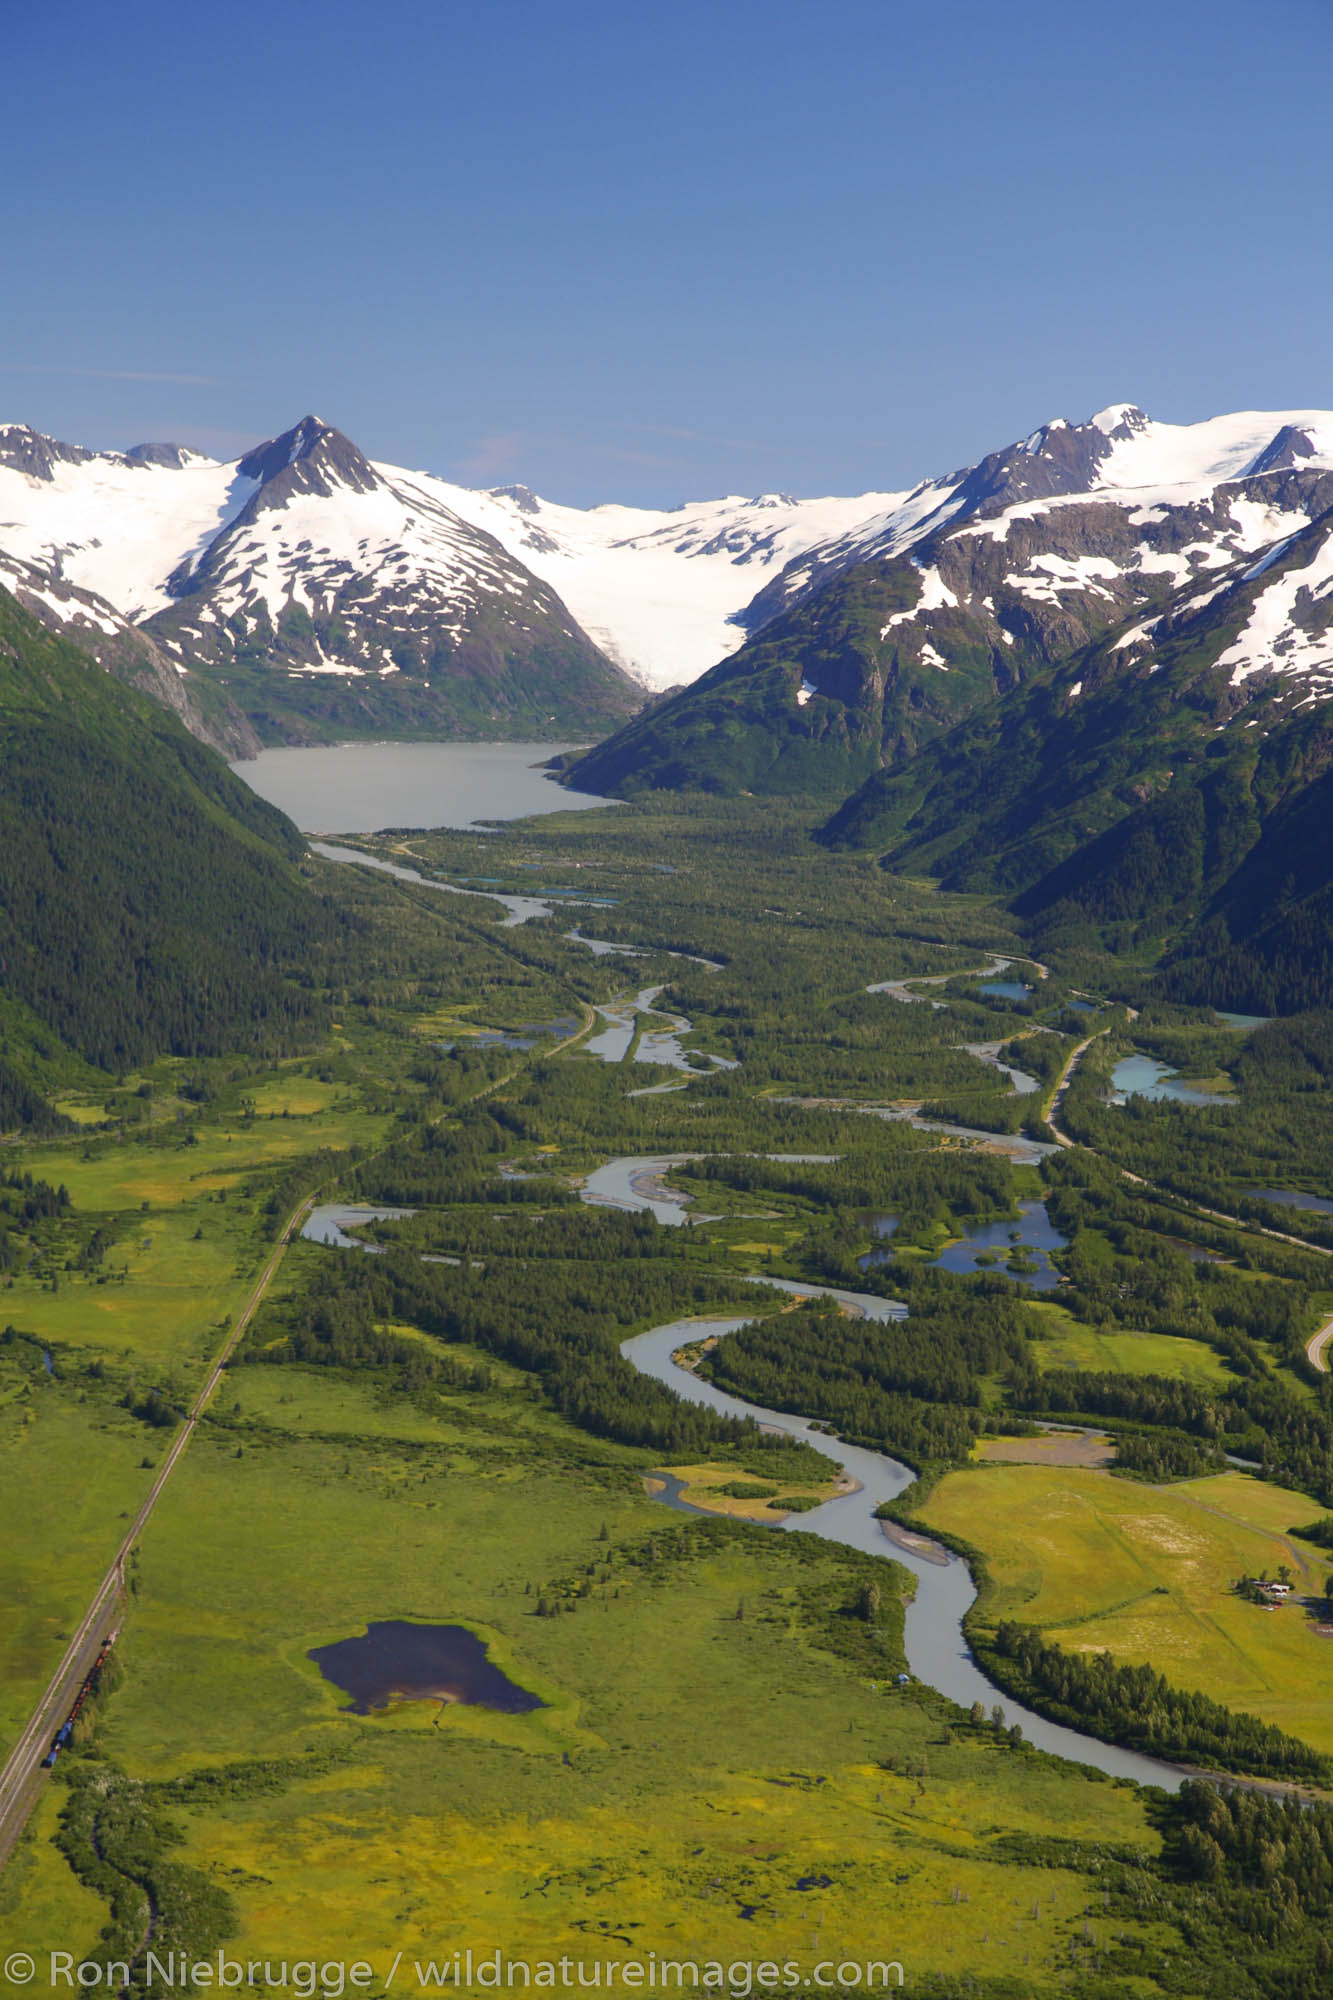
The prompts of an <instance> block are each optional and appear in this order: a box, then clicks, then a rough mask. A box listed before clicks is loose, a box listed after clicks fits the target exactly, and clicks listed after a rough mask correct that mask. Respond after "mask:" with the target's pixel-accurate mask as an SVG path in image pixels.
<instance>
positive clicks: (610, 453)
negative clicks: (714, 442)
mask: <svg viewBox="0 0 1333 2000" xmlns="http://www.w3.org/2000/svg"><path fill="white" fill-rule="evenodd" d="M587 449H588V456H589V457H590V458H611V459H614V460H615V461H616V463H617V464H618V465H651V466H657V467H658V468H660V469H661V470H662V471H664V472H671V471H674V470H675V468H676V467H677V466H679V465H681V464H683V463H684V461H683V460H682V459H679V458H663V457H662V456H661V455H660V454H659V453H657V452H652V451H624V450H622V449H621V448H620V447H619V446H618V445H613V444H593V445H589V446H588V448H587Z"/></svg>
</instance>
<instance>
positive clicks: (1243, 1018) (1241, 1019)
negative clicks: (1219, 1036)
mask: <svg viewBox="0 0 1333 2000" xmlns="http://www.w3.org/2000/svg"><path fill="white" fill-rule="evenodd" d="M1213 1012H1214V1013H1215V1014H1216V1016H1217V1018H1218V1020H1219V1021H1225V1022H1226V1024H1227V1026H1228V1027H1229V1028H1266V1027H1267V1026H1268V1023H1269V1022H1270V1021H1271V1020H1272V1018H1273V1017H1272V1015H1271V1014H1230V1013H1228V1012H1227V1010H1226V1008H1225V1007H1214V1009H1213Z"/></svg>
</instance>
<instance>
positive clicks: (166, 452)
mask: <svg viewBox="0 0 1333 2000" xmlns="http://www.w3.org/2000/svg"><path fill="white" fill-rule="evenodd" d="M125 456H126V458H128V459H129V460H130V462H131V463H132V464H134V465H167V466H170V467H171V469H172V471H173V472H183V471H184V469H185V467H186V466H187V465H207V464H209V463H211V461H210V459H209V457H208V454H207V452H202V451H192V450H191V449H190V446H189V445H188V444H132V445H131V446H130V448H129V450H128V451H127V452H126V453H125Z"/></svg>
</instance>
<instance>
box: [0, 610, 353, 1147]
mask: <svg viewBox="0 0 1333 2000" xmlns="http://www.w3.org/2000/svg"><path fill="white" fill-rule="evenodd" d="M0 753H2V757H3V762H2V765H0V972H2V974H3V992H4V998H5V999H6V1000H8V1001H17V1002H21V1003H23V1007H24V1008H26V1009H28V1010H31V1014H32V1015H35V1016H36V1017H37V1019H38V1020H40V1021H41V1022H43V1023H44V1024H45V1025H46V1027H48V1028H49V1029H51V1030H53V1031H54V1033H55V1034H56V1035H58V1036H59V1037H60V1039H61V1041H63V1042H64V1043H66V1044H67V1045H69V1046H70V1047H72V1048H73V1049H75V1050H77V1051H78V1052H79V1053H80V1054H81V1055H83V1056H85V1057H86V1058H87V1059H88V1060H89V1061H92V1062H94V1063H97V1064H99V1065H101V1066H103V1067H105V1068H109V1069H119V1068H124V1067H125V1066H127V1065H129V1064H131V1063H135V1062H139V1061H142V1060H144V1059H145V1058H147V1057H149V1056H151V1055H154V1054H158V1053H164V1052H166V1053H172V1054H178V1055H193V1054H205V1053H210V1052H213V1051H216V1050H219V1049H222V1048H236V1047H246V1046H256V1045H273V1044H275V1043H278V1042H281V1041H282V1040H284V1039H286V1038H289V1037H290V1036H291V1035H292V1034H293V1033H294V1032H295V1031H296V1030H298V1028H299V1027H300V1024H301V1023H302V1022H303V1021H304V1020H305V1019H307V1018H308V1016H309V1013H310V1009H311V1003H310V1001H309V1000H308V999H307V998H305V997H303V996H302V995H301V994H300V993H299V992H298V991H297V990H296V988H294V987H292V986H290V985H288V984H287V983H286V981H285V980H284V978H283V974H282V967H283V963H284V961H285V960H287V959H288V958H289V957H290V956H291V955H293V954H296V953H299V952H302V951H304V952H305V954H306V956H308V955H309V948H310V946H311V945H312V944H313V943H314V942H315V941H316V940H317V938H318V937H319V936H320V935H321V934H322V932H323V930H324V929H325V927H326V919H325V917H324V914H323V912H322V910H321V908H320V906H319V904H318V903H317V902H316V901H315V899H314V898H312V897H310V896H309V895H308V894H307V892H306V891H305V890H304V889H303V887H302V886H301V883H300V881H299V878H298V876H297V874H296V871H295V869H294V867H293V863H294V861H295V860H296V858H297V856H298V855H299V854H300V852H301V839H300V836H299V834H298V833H297V831H296V829H295V827H293V826H292V825H291V823H290V821H288V820H287V819H285V818H284V817H283V815H282V814H281V813H279V812H277V811H275V809H274V808H273V807H271V806H269V805H268V804H266V803H265V802H264V801H263V800H261V799H260V798H258V797H256V795H255V794H254V793H253V792H251V791H250V790H249V788H248V787H247V786H246V785H244V784H242V783H241V782H240V780H239V779H237V778H235V777H233V776H232V774H231V772H230V771H229V770H228V769H227V766H226V765H225V763H224V762H223V761H222V759H221V757H219V756H217V755H216V754H215V753H214V752H213V751H211V750H208V749H206V748H205V747H204V746H203V745H201V744H199V743H197V742H195V741H194V739H193V738H192V737H190V736H189V735H188V734H187V733H186V731H185V730H184V728H182V727H181V725H180V724H179V723H178V722H177V721H176V720H175V718H174V717H172V716H171V715H169V714H168V713H167V712H166V711H165V710H164V709H161V708H159V707H158V706H156V705H155V704H154V703H152V702H150V701H149V700H147V699H146V698H145V697H143V696H141V695H139V694H136V693H135V692H133V691H132V690H131V689H128V688H126V687H123V686H121V685H120V684H119V683H117V682H115V681H113V680H112V679H110V678H109V677H108V676H107V675H106V674H104V673H103V672H102V671H101V670H100V669H99V668H97V667H95V666H93V665H91V664H90V662H89V660H88V657H87V655H86V654H85V653H83V652H81V651H79V650H78V649H77V648H76V647H74V646H72V645H69V644H67V643H66V642H65V641H63V640H61V639H58V638H54V637H53V636H51V635H50V634H49V633H47V632H46V631H45V630H44V629H43V628H42V627H41V626H40V625H38V624H37V623H36V621H35V620H33V619H32V618H30V617H29V616H28V615H27V613H26V612H24V611H23V610H21V609H20V607H19V606H18V605H17V604H16V602H15V601H14V599H13V598H12V597H10V596H9V595H8V594H7V593H6V592H3V591H0ZM4 1111H5V1122H6V1123H9V1122H10V1121H11V1120H13V1121H14V1122H29V1121H30V1118H31V1115H32V1111H33V1106H32V1105H31V1104H26V1105H25V1102H24V1100H23V1097H22V1093H21V1092H20V1093H17V1094H16V1092H15V1091H13V1090H10V1091H7V1092H6V1094H5V1106H4Z"/></svg>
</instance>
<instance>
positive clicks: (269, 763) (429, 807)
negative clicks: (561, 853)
mask: <svg viewBox="0 0 1333 2000" xmlns="http://www.w3.org/2000/svg"><path fill="white" fill-rule="evenodd" d="M573 747H574V746H573V745H571V744H568V743H332V744H319V745H316V746H315V747H313V748H310V749H286V748H284V749H279V750H262V751H261V752H260V754H259V755H258V756H257V757H249V758H247V759H246V760H245V761H244V763H240V764H233V765H232V767H231V768H232V770H233V771H234V772H235V773H236V775H237V777H238V778H243V779H244V780H245V782H246V784H247V785H249V787H250V789H251V790H252V791H255V792H258V794H259V796H260V798H261V799H267V800H268V801H269V803H270V805H275V806H278V807H279V808H280V809H281V810H282V811H283V812H285V813H286V814H287V816H288V818H289V819H294V820H295V821H296V824H297V825H298V826H299V827H300V829H301V831H302V833H378V832H379V830H380V829H381V828H382V827H390V826H394V827H409V826H411V827H417V826H420V827H429V826H454V827H457V826H476V825H478V823H480V822H484V821H488V820H504V819H524V818H526V817H527V816H528V815H529V814H530V813H553V812H578V811H586V810H587V809H588V808H589V807H590V806H605V805H614V804H615V803H616V802H615V800H614V799H599V798H595V797H594V796H593V794H592V793H591V792H567V791H565V790H563V789H562V787H561V786H559V785H557V784H556V782H555V780H554V778H552V776H551V775H550V773H549V772H548V771H543V770H542V769H541V768H540V767H541V766H542V765H543V764H544V763H545V762H546V760H547V759H548V758H549V757H554V756H555V755H556V753H557V751H560V750H568V749H571V748H573Z"/></svg>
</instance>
